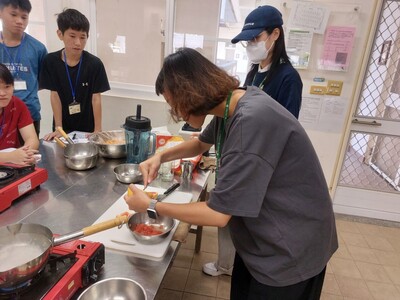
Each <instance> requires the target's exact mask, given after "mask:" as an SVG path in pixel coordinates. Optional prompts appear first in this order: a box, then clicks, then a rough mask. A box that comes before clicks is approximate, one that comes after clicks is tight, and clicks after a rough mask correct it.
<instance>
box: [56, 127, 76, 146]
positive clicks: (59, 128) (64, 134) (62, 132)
mask: <svg viewBox="0 0 400 300" xmlns="http://www.w3.org/2000/svg"><path fill="white" fill-rule="evenodd" d="M57 130H58V132H59V133H61V135H62V136H63V137H64V138H65V139H66V140H67V142H68V143H69V144H73V143H74V141H73V140H71V138H70V137H69V136H68V134H67V133H66V132H65V131H64V130H63V129H62V128H61V126H58V127H57Z"/></svg>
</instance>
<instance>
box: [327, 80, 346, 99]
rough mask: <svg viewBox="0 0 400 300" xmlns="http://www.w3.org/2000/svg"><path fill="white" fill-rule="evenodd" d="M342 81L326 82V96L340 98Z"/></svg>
mask: <svg viewBox="0 0 400 300" xmlns="http://www.w3.org/2000/svg"><path fill="white" fill-rule="evenodd" d="M342 88H343V81H339V80H328V86H327V88H326V94H327V95H331V96H340V95H341V94H342Z"/></svg>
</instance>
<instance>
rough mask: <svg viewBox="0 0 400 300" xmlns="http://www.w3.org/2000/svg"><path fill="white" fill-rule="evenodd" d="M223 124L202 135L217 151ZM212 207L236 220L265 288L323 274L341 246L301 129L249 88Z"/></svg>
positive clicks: (230, 125)
mask: <svg viewBox="0 0 400 300" xmlns="http://www.w3.org/2000/svg"><path fill="white" fill-rule="evenodd" d="M221 121H222V119H221V118H218V117H215V118H214V119H213V120H212V121H211V123H210V124H209V125H208V126H207V127H206V128H205V130H204V131H203V133H202V134H201V135H200V137H199V138H200V140H201V141H202V142H205V143H209V144H214V143H215V141H216V139H217V134H218V130H219V126H220V124H221ZM208 206H209V207H210V208H212V209H214V210H216V211H219V212H221V213H225V214H229V215H232V218H231V220H230V222H229V225H228V226H229V228H230V231H231V236H232V240H233V243H234V245H235V248H236V251H237V252H238V254H239V255H240V256H241V257H242V259H243V261H244V263H245V264H246V266H247V268H248V270H249V272H250V273H251V274H252V276H253V277H254V278H255V279H256V280H257V281H259V282H261V283H263V284H266V285H271V286H287V285H291V284H295V283H298V282H301V281H304V280H306V279H309V278H311V277H313V276H315V275H317V274H319V273H320V272H321V271H322V270H323V268H324V267H325V266H326V264H327V262H328V260H329V258H330V257H331V256H332V254H333V253H334V252H335V250H336V249H337V247H338V243H337V236H336V227H335V219H334V214H333V209H332V202H331V199H330V196H329V192H328V187H327V184H326V181H325V178H324V174H323V172H322V168H321V166H320V163H319V160H318V157H317V155H316V153H315V150H314V148H313V146H312V144H311V141H310V140H309V138H308V136H307V134H306V132H305V131H304V129H303V128H302V126H301V125H300V123H299V122H298V121H297V120H296V118H295V117H293V116H292V115H291V114H290V113H289V112H288V111H287V110H286V109H285V108H283V107H282V106H281V105H280V104H279V103H277V102H276V101H275V100H273V99H272V98H271V97H270V96H268V95H267V94H265V93H264V92H262V91H261V90H260V89H259V88H257V87H252V86H250V87H247V90H246V93H245V94H244V95H243V97H242V98H241V99H240V100H239V102H238V104H237V106H236V109H235V111H234V114H233V115H232V116H231V117H230V118H229V120H228V122H227V126H226V138H225V141H224V146H223V149H222V157H221V167H220V170H219V173H218V178H217V184H216V186H215V188H214V190H213V191H211V193H210V199H209V201H208Z"/></svg>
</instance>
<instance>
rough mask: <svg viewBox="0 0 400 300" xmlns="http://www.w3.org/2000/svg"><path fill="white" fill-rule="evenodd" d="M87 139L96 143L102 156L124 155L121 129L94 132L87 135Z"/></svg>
mask: <svg viewBox="0 0 400 300" xmlns="http://www.w3.org/2000/svg"><path fill="white" fill-rule="evenodd" d="M89 141H91V142H92V143H94V144H96V145H97V147H98V148H99V153H100V155H101V156H103V157H107V158H123V157H126V143H125V132H124V131H123V130H110V131H102V132H96V133H93V134H91V135H90V136H89Z"/></svg>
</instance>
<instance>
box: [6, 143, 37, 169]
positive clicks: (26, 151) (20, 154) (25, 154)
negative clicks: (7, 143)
mask: <svg viewBox="0 0 400 300" xmlns="http://www.w3.org/2000/svg"><path fill="white" fill-rule="evenodd" d="M37 153H39V151H37V150H34V149H30V148H29V147H27V146H24V147H21V148H18V149H15V150H14V151H12V152H10V157H9V159H8V160H9V162H10V163H14V164H17V165H23V166H28V165H31V164H34V163H36V158H35V154H37Z"/></svg>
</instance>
